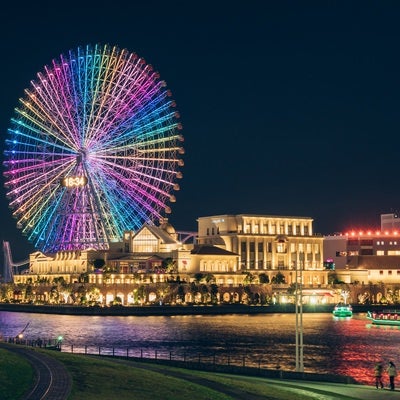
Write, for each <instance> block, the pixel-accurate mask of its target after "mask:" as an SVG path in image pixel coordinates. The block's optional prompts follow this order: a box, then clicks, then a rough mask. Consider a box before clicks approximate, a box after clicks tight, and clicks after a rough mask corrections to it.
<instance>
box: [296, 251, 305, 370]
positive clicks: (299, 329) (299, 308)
mask: <svg viewBox="0 0 400 400" xmlns="http://www.w3.org/2000/svg"><path fill="white" fill-rule="evenodd" d="M303 257H304V254H303V253H300V259H299V261H300V262H297V263H296V286H295V289H296V292H295V293H296V295H295V302H296V306H295V309H296V372H304V362H303V282H302V279H303V274H302V265H303V263H304V262H303V263H302V261H303V259H302V258H303Z"/></svg>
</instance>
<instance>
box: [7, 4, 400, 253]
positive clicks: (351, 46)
mask: <svg viewBox="0 0 400 400" xmlns="http://www.w3.org/2000/svg"><path fill="white" fill-rule="evenodd" d="M143 3H144V2H137V1H126V2H121V1H107V2H105V1H104V2H103V1H96V2H91V1H85V0H81V1H79V2H75V1H72V2H54V1H52V2H50V1H49V2H40V1H35V2H34V1H29V2H27V1H19V2H13V5H8V6H7V8H2V9H1V15H2V18H1V24H0V33H1V42H0V43H1V50H2V51H1V54H2V56H1V63H0V69H1V77H2V90H1V91H0V99H1V108H0V125H1V132H2V138H3V139H2V140H1V154H3V148H4V139H5V137H6V134H7V129H8V127H9V125H10V118H11V117H12V116H13V115H14V111H13V109H14V107H16V106H17V105H18V98H19V97H21V96H23V90H24V89H25V88H28V87H29V84H30V81H31V80H34V79H36V74H37V73H38V72H40V71H42V70H43V67H44V66H45V65H46V64H49V63H50V62H51V60H52V59H53V58H58V57H59V56H60V54H62V53H67V52H68V50H69V49H75V48H76V47H78V46H80V45H86V44H96V43H99V44H110V45H117V46H118V47H119V48H126V49H127V50H128V51H130V52H136V53H137V54H138V55H139V56H141V57H144V58H145V60H146V62H148V63H150V64H152V65H153V66H154V68H155V69H156V70H157V71H159V73H160V76H161V78H162V79H163V80H165V81H166V82H167V85H168V87H169V89H170V90H171V91H172V93H173V97H174V99H175V100H176V103H177V109H178V110H179V112H180V114H181V122H182V124H183V128H184V130H183V134H184V136H185V143H184V147H185V150H186V154H185V155H184V161H185V167H184V168H183V169H182V172H183V179H182V180H181V181H180V186H181V190H180V191H179V192H177V193H176V198H177V202H176V203H175V204H173V205H172V214H171V215H170V216H169V219H170V222H171V223H172V224H173V225H174V227H175V228H176V230H187V231H195V230H196V229H197V222H196V219H197V218H198V217H201V216H208V215H216V214H225V213H232V214H239V213H246V214H267V215H286V216H305V217H312V218H314V231H315V232H317V233H322V234H329V233H333V232H337V231H345V230H347V229H348V228H351V227H379V225H380V214H382V213H389V212H393V211H396V210H399V209H400V186H399V173H400V162H399V144H400V136H399V132H400V118H399V117H400V56H399V55H400V23H399V21H400V2H398V1H316V2H309V1H288V2H286V1H281V0H277V1H265V0H264V1H261V0H260V1H251V0H248V1H221V2H219V1H213V2H208V1H201V2H197V1H181V2H178V1H149V2H146V4H143ZM0 207H1V220H2V223H1V228H0V236H1V239H2V240H7V241H9V242H10V244H11V248H12V251H13V256H14V260H15V261H18V260H21V259H24V258H26V257H27V255H28V253H29V252H30V251H32V250H33V247H32V246H31V245H29V244H28V242H27V240H26V238H25V237H23V236H22V234H21V232H20V231H19V230H17V228H16V227H15V220H14V219H13V218H12V216H11V211H10V210H9V209H8V201H7V199H6V198H5V191H4V189H3V178H2V183H1V189H0Z"/></svg>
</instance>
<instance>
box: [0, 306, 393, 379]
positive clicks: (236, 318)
mask: <svg viewBox="0 0 400 400" xmlns="http://www.w3.org/2000/svg"><path fill="white" fill-rule="evenodd" d="M28 323H29V325H28V326H27V328H26V330H25V332H24V337H25V338H27V339H32V340H35V339H37V338H41V339H44V340H45V339H54V338H57V337H58V336H62V337H63V342H62V351H74V352H83V349H85V351H87V349H88V348H89V349H96V348H103V349H104V348H115V349H117V351H122V352H129V354H131V355H132V356H137V355H139V354H140V355H142V356H144V357H150V358H154V355H155V354H158V355H159V357H163V358H168V356H169V357H174V358H175V359H182V357H185V358H186V359H188V358H190V357H213V358H214V360H215V359H217V360H222V361H218V362H219V363H223V362H226V360H229V362H232V363H233V362H234V360H235V359H236V360H241V361H240V362H243V363H246V365H247V366H259V367H262V368H269V369H275V368H280V369H282V370H289V371H293V370H294V369H295V358H296V345H295V338H296V321H295V314H290V313H289V314H257V315H247V314H244V315H239V314H230V315H202V316H196V315H191V316H167V317H164V316H124V317H117V316H73V315H54V314H50V315H49V314H32V313H19V312H6V311H2V312H0V333H1V335H2V336H3V337H4V338H7V337H15V336H16V335H17V334H18V333H19V332H20V331H21V329H23V328H24V327H25V326H26V325H27V324H28ZM302 325H303V342H304V346H303V359H304V371H305V372H315V373H329V374H340V375H346V376H350V377H352V378H354V379H356V380H357V381H359V382H360V383H365V384H372V383H373V367H374V364H375V362H376V361H378V360H382V361H383V362H385V363H388V362H389V360H392V361H394V363H395V364H398V365H399V366H400V329H399V327H386V328H385V327H380V328H377V327H372V326H371V325H370V322H369V320H368V319H367V318H366V314H365V313H359V314H354V315H353V317H352V318H335V317H333V316H332V315H331V314H329V313H304V314H303V324H302ZM95 351H96V350H92V352H95ZM223 360H225V361H223Z"/></svg>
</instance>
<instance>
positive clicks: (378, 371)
mask: <svg viewBox="0 0 400 400" xmlns="http://www.w3.org/2000/svg"><path fill="white" fill-rule="evenodd" d="M382 373H383V365H382V363H381V362H380V361H378V362H377V363H376V364H375V367H374V376H375V386H376V388H377V389H378V388H379V387H380V388H381V389H383V382H382Z"/></svg>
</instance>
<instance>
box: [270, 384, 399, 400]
mask: <svg viewBox="0 0 400 400" xmlns="http://www.w3.org/2000/svg"><path fill="white" fill-rule="evenodd" d="M267 381H268V383H269V384H271V385H279V386H280V387H282V381H279V382H277V381H276V380H274V379H267ZM284 387H285V388H290V389H291V390H293V393H296V392H297V393H299V392H298V391H299V390H301V391H302V392H303V391H304V392H303V393H306V392H313V393H315V394H319V395H318V396H317V397H314V396H310V399H312V398H315V399H319V400H331V399H346V400H347V399H349V400H350V399H354V400H395V399H396V400H399V399H400V387H399V389H397V390H394V391H393V390H389V389H386V388H385V389H376V388H375V386H366V385H353V384H342V383H329V382H310V381H290V380H285V382H284Z"/></svg>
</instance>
